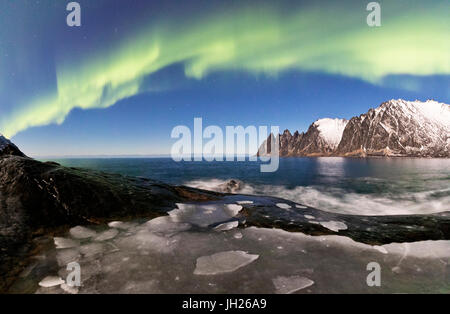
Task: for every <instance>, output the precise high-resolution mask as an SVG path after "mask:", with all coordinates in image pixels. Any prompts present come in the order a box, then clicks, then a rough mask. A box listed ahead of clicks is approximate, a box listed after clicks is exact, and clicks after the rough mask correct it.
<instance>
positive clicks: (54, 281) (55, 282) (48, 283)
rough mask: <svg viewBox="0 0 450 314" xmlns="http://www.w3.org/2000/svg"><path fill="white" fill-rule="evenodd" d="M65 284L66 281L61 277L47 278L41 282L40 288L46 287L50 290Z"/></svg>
mask: <svg viewBox="0 0 450 314" xmlns="http://www.w3.org/2000/svg"><path fill="white" fill-rule="evenodd" d="M63 283H64V280H62V279H61V277H57V276H47V277H45V278H44V279H42V280H41V281H40V282H39V286H41V287H44V288H50V287H55V286H59V285H61V284H63Z"/></svg>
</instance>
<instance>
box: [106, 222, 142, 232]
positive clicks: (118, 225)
mask: <svg viewBox="0 0 450 314" xmlns="http://www.w3.org/2000/svg"><path fill="white" fill-rule="evenodd" d="M136 225H137V224H136V223H129V222H122V221H111V222H110V223H108V226H109V227H111V228H118V229H122V230H127V229H130V228H132V227H135V226H136Z"/></svg>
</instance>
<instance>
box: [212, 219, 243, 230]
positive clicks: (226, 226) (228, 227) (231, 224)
mask: <svg viewBox="0 0 450 314" xmlns="http://www.w3.org/2000/svg"><path fill="white" fill-rule="evenodd" d="M238 225H239V222H238V221H231V222H226V223H223V224H220V225H218V226H217V227H215V228H214V230H216V231H228V230H231V229H234V228H237V226H238Z"/></svg>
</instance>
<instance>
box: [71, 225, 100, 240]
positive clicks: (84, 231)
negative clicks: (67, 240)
mask: <svg viewBox="0 0 450 314" xmlns="http://www.w3.org/2000/svg"><path fill="white" fill-rule="evenodd" d="M69 232H70V235H71V236H72V237H74V238H76V239H88V238H92V237H95V235H96V234H97V233H96V232H95V231H93V230H91V229H88V228H86V227H82V226H76V227H73V228H72V229H70V231H69Z"/></svg>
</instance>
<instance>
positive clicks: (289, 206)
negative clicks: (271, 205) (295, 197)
mask: <svg viewBox="0 0 450 314" xmlns="http://www.w3.org/2000/svg"><path fill="white" fill-rule="evenodd" d="M276 205H277V207H279V208H282V209H290V208H292V207H291V205H289V204H286V203H277V204H276Z"/></svg>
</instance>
